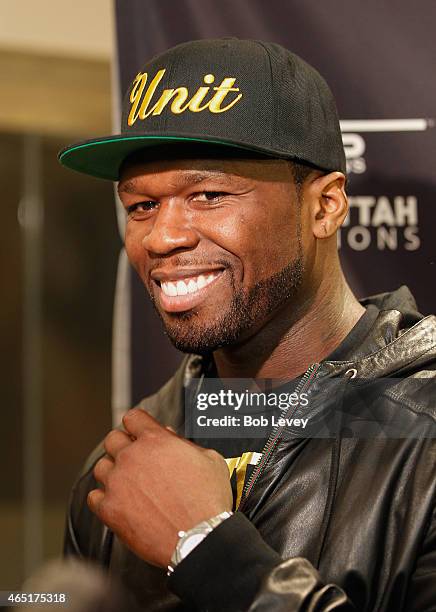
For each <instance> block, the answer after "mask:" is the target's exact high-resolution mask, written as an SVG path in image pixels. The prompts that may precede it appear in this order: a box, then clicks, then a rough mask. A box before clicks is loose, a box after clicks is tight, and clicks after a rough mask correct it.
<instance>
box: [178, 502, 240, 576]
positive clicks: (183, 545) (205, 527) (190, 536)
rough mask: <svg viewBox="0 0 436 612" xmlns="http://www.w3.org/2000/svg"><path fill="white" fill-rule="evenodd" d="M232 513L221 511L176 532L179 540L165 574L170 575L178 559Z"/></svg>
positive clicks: (184, 555)
mask: <svg viewBox="0 0 436 612" xmlns="http://www.w3.org/2000/svg"><path fill="white" fill-rule="evenodd" d="M232 514H233V512H227V511H226V512H221V513H220V514H217V515H216V516H213V517H212V518H210V519H207V520H206V521H202V522H201V523H198V525H195V527H192V529H188V531H179V532H178V534H177V535H178V536H179V541H178V542H177V545H176V548H175V549H174V552H173V554H172V556H171V560H170V563H169V565H168V571H167V576H171V574H172V573H173V572H174V569H175V567H176V566H177V565H178V564H179V563H180V561H183V559H185V557H187V556H188V555H189V553H190V552H191V551H192V550H194V548H195V547H196V546H198V544H200V542H202V541H203V540H204V538H205V537H206V536H207V535H209V533H210V532H211V531H213V530H214V529H215V527H218V525H220V524H221V523H222V522H223V521H225V520H226V519H228V518H229V517H231V516H232Z"/></svg>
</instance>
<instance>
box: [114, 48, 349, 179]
mask: <svg viewBox="0 0 436 612" xmlns="http://www.w3.org/2000/svg"><path fill="white" fill-rule="evenodd" d="M122 131H123V133H128V134H132V135H133V134H138V135H139V134H147V135H153V134H154V135H156V136H160V135H163V134H165V135H167V136H185V137H186V138H193V139H202V138H205V139H211V140H214V141H228V142H229V143H232V142H233V143H235V144H238V145H245V146H246V147H247V148H250V149H254V150H259V151H263V152H265V153H268V154H272V155H277V156H279V157H292V158H298V159H301V160H303V161H307V162H309V163H312V164H314V165H316V166H319V167H321V168H325V169H332V170H333V169H337V170H344V168H345V158H344V151H343V146H342V139H341V133H340V128H339V120H338V116H337V111H336V105H335V102H334V99H333V96H332V94H331V91H330V89H329V87H328V85H327V83H326V82H325V81H324V79H323V78H322V77H321V76H320V74H319V73H318V72H317V71H316V70H315V69H314V68H312V67H311V66H309V65H308V64H307V63H306V62H304V61H303V60H302V59H301V58H299V57H298V56H297V55H295V54H293V53H291V52H290V51H288V50H286V49H284V48H283V47H281V46H280V45H277V44H272V43H263V42H259V41H251V40H239V39H217V40H199V41H192V42H188V43H182V44H181V45H178V46H177V47H173V48H172V49H169V50H168V51H166V52H164V53H162V54H160V55H157V56H155V57H154V58H153V59H152V60H151V61H149V62H148V63H147V64H146V66H145V67H144V68H143V70H142V71H141V72H140V73H138V75H137V76H136V78H135V79H134V80H133V83H132V86H131V87H130V89H129V91H128V92H127V94H126V96H125V98H124V103H123V116H122Z"/></svg>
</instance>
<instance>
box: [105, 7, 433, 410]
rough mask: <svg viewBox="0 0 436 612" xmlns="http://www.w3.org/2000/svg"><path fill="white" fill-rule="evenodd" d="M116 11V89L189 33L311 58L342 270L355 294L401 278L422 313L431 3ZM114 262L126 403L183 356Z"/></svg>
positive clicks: (428, 215) (429, 300)
mask: <svg viewBox="0 0 436 612" xmlns="http://www.w3.org/2000/svg"><path fill="white" fill-rule="evenodd" d="M116 20H117V40H118V68H119V92H118V94H119V96H121V94H122V92H123V93H124V92H125V91H126V90H127V88H128V87H129V84H130V83H131V80H132V79H133V78H134V77H135V75H136V74H137V73H138V71H140V70H141V68H142V66H143V64H144V63H145V61H146V60H147V59H148V58H150V57H152V56H153V55H155V54H156V53H160V52H161V51H163V50H165V49H167V48H168V47H171V46H173V45H175V44H178V43H180V42H183V41H187V40H192V39H198V38H213V37H222V36H237V37H240V38H258V39H262V40H267V41H272V42H277V43H280V44H282V45H283V46H285V47H287V48H288V49H291V50H292V51H294V52H295V53H297V54H299V55H300V56H301V57H303V58H304V59H306V60H307V61H308V62H309V63H310V64H312V65H313V66H315V67H316V68H317V69H318V70H319V72H320V73H321V74H322V75H323V76H324V77H325V78H326V80H327V82H328V83H329V85H330V87H331V88H332V90H333V93H334V95H335V97H336V100H337V104H338V109H339V116H340V119H341V128H342V132H343V141H344V145H345V150H346V156H347V166H348V175H349V183H348V193H349V195H350V214H349V218H348V219H347V221H346V223H345V225H344V227H343V229H342V230H341V232H340V236H339V247H340V254H341V259H342V263H343V267H344V270H345V273H346V276H347V278H348V280H349V282H350V284H351V286H352V288H353V289H354V291H355V292H356V294H357V295H358V296H359V297H363V296H365V295H370V294H374V293H379V292H383V291H388V290H392V289H395V288H397V287H399V286H400V285H402V284H406V285H408V287H409V288H410V289H411V290H412V292H413V293H414V295H415V297H416V299H417V302H418V306H419V309H420V310H421V312H423V313H424V314H428V313H430V312H432V311H434V310H435V305H436V295H435V277H436V274H435V258H436V257H435V244H436V238H435V230H434V227H435V225H436V206H435V193H436V189H435V187H436V173H435V163H436V161H435V160H436V131H435V129H434V121H435V115H436V79H434V59H435V57H436V39H435V36H434V23H435V20H436V3H434V2H433V1H432V0H423V1H422V2H420V4H419V13H417V10H416V6H415V5H414V4H413V3H411V2H410V1H408V0H396V1H395V2H394V1H391V2H376V1H369V2H365V3H362V2H359V1H358V0H351V1H349V2H343V1H342V0H329V2H319V1H318V0H306V1H305V2H301V1H300V0H268V2H265V0H238V1H237V2H234V0H220V1H219V2H217V1H216V0H177V2H175V1H174V0H147V1H145V0H117V1H116ZM212 70H213V67H211V71H212ZM120 269H121V271H122V273H123V274H124V275H126V274H128V275H129V278H128V279H127V280H126V278H125V276H124V277H123V278H122V279H119V286H121V287H122V290H123V291H125V290H126V286H129V287H130V289H129V291H130V295H129V299H128V300H124V301H125V303H126V304H127V309H125V310H124V312H123V314H122V316H121V317H120V318H119V321H118V322H117V320H116V321H115V330H114V334H115V336H114V337H116V336H119V335H120V334H119V330H118V331H117V327H121V328H122V329H123V330H128V331H127V333H129V337H128V338H127V339H126V338H125V337H124V339H123V350H124V353H123V355H124V358H128V359H130V362H129V364H128V367H126V364H125V363H124V370H123V371H124V372H125V373H126V376H128V378H127V379H125V380H124V393H122V394H121V397H122V400H121V401H120V402H118V405H121V404H122V403H123V402H124V403H125V404H126V405H125V408H128V407H129V406H130V405H133V404H134V403H135V402H136V401H138V400H139V399H140V398H141V397H143V396H144V395H146V394H149V393H150V392H153V391H155V390H156V389H158V388H159V387H160V386H161V384H162V383H163V382H164V381H165V380H166V379H167V378H168V377H169V376H170V375H171V373H172V372H173V371H174V369H175V365H176V364H177V363H178V362H179V361H180V359H181V355H180V354H179V353H178V352H177V351H175V350H174V349H173V348H172V346H171V345H170V344H169V342H168V340H167V339H166V337H165V336H164V334H163V330H162V327H161V324H160V322H159V319H158V317H157V315H156V314H155V312H154V311H153V308H152V306H151V304H150V302H149V300H148V299H147V297H146V293H145V290H144V288H143V287H142V285H141V284H140V282H139V280H137V278H136V275H135V273H134V272H133V271H131V270H129V269H128V268H127V267H126V266H120ZM128 270H129V271H128ZM114 350H115V351H116V350H117V346H115V347H114ZM115 391H116V390H115Z"/></svg>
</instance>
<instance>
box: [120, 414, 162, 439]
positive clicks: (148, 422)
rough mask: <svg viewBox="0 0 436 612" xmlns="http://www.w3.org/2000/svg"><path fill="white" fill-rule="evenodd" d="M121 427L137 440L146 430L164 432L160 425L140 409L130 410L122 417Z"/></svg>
mask: <svg viewBox="0 0 436 612" xmlns="http://www.w3.org/2000/svg"><path fill="white" fill-rule="evenodd" d="M123 425H124V427H125V428H126V429H127V431H128V432H129V433H130V434H132V435H134V436H135V437H136V438H138V437H139V436H140V435H141V434H142V433H143V432H144V431H145V430H146V429H155V430H162V431H165V427H162V425H160V423H158V422H157V421H156V419H154V418H153V417H152V416H151V415H149V414H148V412H145V410H141V409H140V408H132V409H131V410H129V411H128V412H126V414H125V415H124V416H123Z"/></svg>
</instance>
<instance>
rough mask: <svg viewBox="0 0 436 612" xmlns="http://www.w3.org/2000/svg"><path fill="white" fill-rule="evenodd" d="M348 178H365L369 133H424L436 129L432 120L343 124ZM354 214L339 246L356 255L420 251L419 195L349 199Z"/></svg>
mask: <svg viewBox="0 0 436 612" xmlns="http://www.w3.org/2000/svg"><path fill="white" fill-rule="evenodd" d="M340 124H341V130H342V141H343V143H344V149H345V157H346V160H347V172H348V174H364V173H365V172H366V170H367V163H366V159H365V151H366V142H365V138H364V134H365V133H371V132H372V133H375V132H378V133H389V132H422V131H424V130H427V129H429V128H430V127H433V126H434V121H433V120H429V119H368V120H365V119H361V120H343V121H341V122H340ZM349 204H350V212H349V214H348V216H347V219H346V220H345V223H344V224H343V226H342V229H341V231H340V232H339V233H338V246H339V248H341V246H347V247H348V248H350V249H352V250H353V251H365V250H366V249H368V248H375V249H377V250H379V251H398V250H405V251H416V250H418V249H419V247H420V245H421V240H420V237H419V219H418V198H417V196H416V195H410V194H408V195H396V196H394V197H388V196H385V195H379V196H371V195H360V196H359V195H358V196H351V197H350V198H349Z"/></svg>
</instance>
